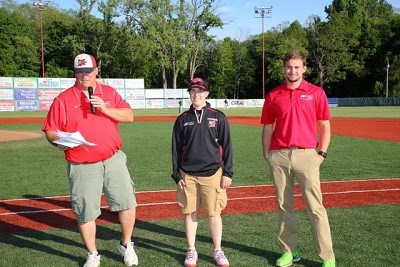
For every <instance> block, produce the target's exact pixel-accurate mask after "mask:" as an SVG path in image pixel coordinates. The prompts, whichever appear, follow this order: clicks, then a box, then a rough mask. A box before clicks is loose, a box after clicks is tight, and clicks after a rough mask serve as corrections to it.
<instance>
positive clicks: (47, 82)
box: [38, 78, 61, 89]
mask: <svg viewBox="0 0 400 267" xmlns="http://www.w3.org/2000/svg"><path fill="white" fill-rule="evenodd" d="M38 87H39V88H43V89H53V88H55V89H56V88H61V86H60V79H59V78H39V79H38Z"/></svg>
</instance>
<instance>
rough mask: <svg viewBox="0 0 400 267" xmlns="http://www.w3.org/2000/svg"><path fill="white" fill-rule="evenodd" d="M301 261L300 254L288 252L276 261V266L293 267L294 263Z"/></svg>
mask: <svg viewBox="0 0 400 267" xmlns="http://www.w3.org/2000/svg"><path fill="white" fill-rule="evenodd" d="M299 261H300V254H299V253H298V252H286V253H283V254H282V256H281V257H280V258H279V259H277V260H276V266H279V267H287V266H290V265H292V263H293V262H299Z"/></svg>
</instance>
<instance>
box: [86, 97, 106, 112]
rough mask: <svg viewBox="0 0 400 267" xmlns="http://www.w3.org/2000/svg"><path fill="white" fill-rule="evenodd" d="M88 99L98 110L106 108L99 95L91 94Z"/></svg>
mask: <svg viewBox="0 0 400 267" xmlns="http://www.w3.org/2000/svg"><path fill="white" fill-rule="evenodd" d="M89 100H90V103H91V104H92V105H93V106H94V107H95V108H98V109H100V111H103V110H104V109H105V108H106V104H105V102H104V100H103V99H102V98H101V97H99V96H97V95H94V96H92V98H91V99H89Z"/></svg>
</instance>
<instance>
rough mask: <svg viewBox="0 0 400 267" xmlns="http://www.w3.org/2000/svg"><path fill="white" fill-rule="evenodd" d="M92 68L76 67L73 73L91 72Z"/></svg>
mask: <svg viewBox="0 0 400 267" xmlns="http://www.w3.org/2000/svg"><path fill="white" fill-rule="evenodd" d="M93 70H94V68H77V69H74V71H75V73H92V72H93Z"/></svg>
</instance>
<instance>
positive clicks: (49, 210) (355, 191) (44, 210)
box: [0, 188, 400, 216]
mask: <svg viewBox="0 0 400 267" xmlns="http://www.w3.org/2000/svg"><path fill="white" fill-rule="evenodd" d="M391 191H400V188H385V189H368V190H347V191H336V192H323V193H322V195H341V194H364V193H376V192H391ZM294 196H295V197H301V194H294ZM271 198H276V196H275V195H270V196H248V197H233V198H228V201H238V200H256V199H271ZM0 203H1V202H0ZM176 204H177V202H176V201H164V202H150V203H145V204H138V207H145V206H161V205H176ZM101 208H102V209H106V208H109V207H108V206H107V205H104V206H101ZM71 210H72V209H71V208H61V209H38V210H29V211H17V212H0V216H9V215H19V214H35V213H53V212H63V211H68V212H69V211H71Z"/></svg>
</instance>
